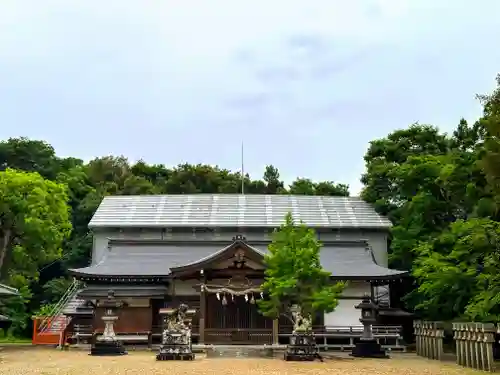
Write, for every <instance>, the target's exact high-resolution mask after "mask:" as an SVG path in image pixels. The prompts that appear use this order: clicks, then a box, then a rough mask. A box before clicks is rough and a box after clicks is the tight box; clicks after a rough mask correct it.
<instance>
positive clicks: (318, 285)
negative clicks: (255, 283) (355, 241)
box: [259, 213, 345, 321]
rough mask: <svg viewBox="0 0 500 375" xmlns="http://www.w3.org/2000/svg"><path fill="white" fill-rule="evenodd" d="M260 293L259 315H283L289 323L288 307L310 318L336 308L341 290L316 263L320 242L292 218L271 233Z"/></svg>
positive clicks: (289, 311)
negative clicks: (293, 307)
mask: <svg viewBox="0 0 500 375" xmlns="http://www.w3.org/2000/svg"><path fill="white" fill-rule="evenodd" d="M268 248H269V253H268V254H266V256H265V258H264V262H265V265H266V270H265V280H264V283H263V284H262V290H263V291H264V292H265V293H266V296H267V297H266V299H263V300H259V309H260V311H261V312H262V314H263V315H265V316H269V317H272V318H275V319H276V318H278V317H279V316H280V315H284V316H287V317H288V318H289V319H290V320H292V321H293V317H292V316H291V308H292V306H293V305H296V306H297V307H299V308H300V313H301V316H303V317H312V316H315V314H316V313H318V312H331V311H333V310H334V309H335V307H337V305H338V297H339V296H340V294H341V293H342V291H343V290H344V286H345V284H344V283H342V282H338V283H332V282H331V281H330V277H331V273H330V272H327V271H325V270H324V269H323V267H322V266H321V263H320V251H321V243H320V242H319V240H318V236H317V235H316V232H315V231H314V230H313V229H311V228H308V227H307V226H306V225H305V224H304V223H296V222H294V219H293V217H292V215H291V214H290V213H289V214H288V215H287V216H286V219H285V222H284V223H283V224H282V225H281V227H280V228H279V229H278V230H276V231H275V232H274V233H273V238H272V242H271V244H270V245H269V247H268Z"/></svg>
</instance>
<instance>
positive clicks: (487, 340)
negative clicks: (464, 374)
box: [413, 321, 500, 372]
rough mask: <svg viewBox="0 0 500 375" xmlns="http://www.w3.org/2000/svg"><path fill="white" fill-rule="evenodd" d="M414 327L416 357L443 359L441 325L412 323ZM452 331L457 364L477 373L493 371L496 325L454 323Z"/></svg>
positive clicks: (442, 326)
mask: <svg viewBox="0 0 500 375" xmlns="http://www.w3.org/2000/svg"><path fill="white" fill-rule="evenodd" d="M413 327H414V330H415V336H416V337H415V339H416V350H417V355H419V356H422V357H426V358H430V359H436V360H442V359H443V356H444V349H443V348H444V346H443V339H444V337H445V329H444V323H443V322H427V321H415V322H414V323H413ZM452 328H453V340H454V342H455V358H456V362H457V364H459V365H461V366H464V367H469V368H473V369H477V370H483V371H488V372H493V371H495V366H494V358H493V345H494V343H495V334H496V332H497V330H496V328H495V325H494V324H491V323H453V326H452ZM499 331H500V326H499Z"/></svg>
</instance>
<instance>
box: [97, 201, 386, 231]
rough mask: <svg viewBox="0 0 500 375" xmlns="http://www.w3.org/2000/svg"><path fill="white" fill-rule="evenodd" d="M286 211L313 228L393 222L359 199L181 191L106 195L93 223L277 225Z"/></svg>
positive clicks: (186, 225) (116, 224) (99, 224)
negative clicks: (157, 193) (155, 193)
mask: <svg viewBox="0 0 500 375" xmlns="http://www.w3.org/2000/svg"><path fill="white" fill-rule="evenodd" d="M288 212H291V213H292V215H293V217H294V219H295V220H302V221H304V222H305V223H306V224H307V225H308V226H310V227H314V228H389V227H390V226H391V223H390V221H389V220H388V219H387V218H385V217H383V216H381V215H379V214H377V213H376V212H375V210H374V209H373V207H372V206H371V205H369V204H368V203H366V202H364V201H363V200H362V199H361V198H358V197H329V196H305V195H260V194H255V195H241V194H240V195H238V194H185V195H184V194H183V195H137V196H134V195H129V196H109V197H105V198H104V199H103V201H102V202H101V204H100V206H99V207H98V209H97V211H96V212H95V214H94V216H93V217H92V220H91V221H90V223H89V227H91V228H99V227H120V228H126V227H142V228H149V227H212V228H217V227H271V228H275V227H278V226H280V225H281V224H282V223H283V220H284V217H285V215H286V214H287V213H288Z"/></svg>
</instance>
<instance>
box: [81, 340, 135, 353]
mask: <svg viewBox="0 0 500 375" xmlns="http://www.w3.org/2000/svg"><path fill="white" fill-rule="evenodd" d="M126 354H128V353H127V351H126V350H125V347H124V346H123V345H122V343H120V342H118V341H98V342H96V343H95V344H94V345H92V347H91V348H90V355H95V356H117V355H126Z"/></svg>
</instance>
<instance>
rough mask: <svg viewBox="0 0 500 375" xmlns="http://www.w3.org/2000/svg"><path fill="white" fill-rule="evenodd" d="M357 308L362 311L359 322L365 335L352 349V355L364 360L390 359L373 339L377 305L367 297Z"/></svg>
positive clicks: (364, 297)
mask: <svg viewBox="0 0 500 375" xmlns="http://www.w3.org/2000/svg"><path fill="white" fill-rule="evenodd" d="M355 308H356V309H358V310H361V318H360V319H359V321H360V322H361V324H363V333H362V335H361V338H360V340H359V341H358V342H357V343H356V345H355V346H354V348H353V349H352V353H351V355H352V356H353V357H364V358H388V356H387V354H386V352H385V350H383V349H382V347H381V346H380V344H379V343H378V342H377V340H376V339H375V338H374V337H373V331H372V326H373V324H374V323H375V322H376V321H377V305H375V304H374V303H373V302H372V300H371V298H370V296H368V295H365V296H363V300H362V301H361V303H360V304H359V305H357V306H356V307H355Z"/></svg>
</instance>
